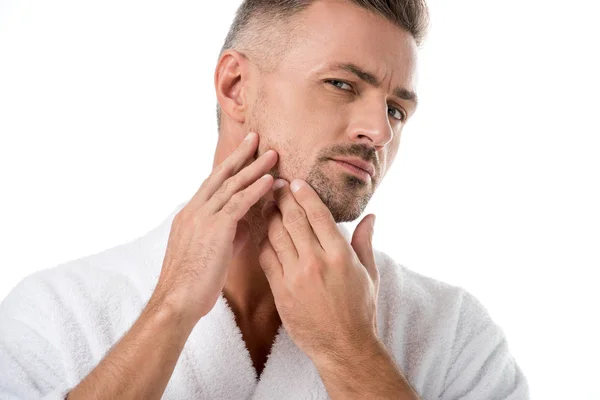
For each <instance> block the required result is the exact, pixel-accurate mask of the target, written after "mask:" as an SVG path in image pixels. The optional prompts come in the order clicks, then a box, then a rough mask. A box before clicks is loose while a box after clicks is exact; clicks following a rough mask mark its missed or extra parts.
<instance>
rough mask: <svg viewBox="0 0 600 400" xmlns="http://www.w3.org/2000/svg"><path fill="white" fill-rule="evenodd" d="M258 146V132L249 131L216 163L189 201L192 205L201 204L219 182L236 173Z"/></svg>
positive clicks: (211, 193)
mask: <svg viewBox="0 0 600 400" xmlns="http://www.w3.org/2000/svg"><path fill="white" fill-rule="evenodd" d="M257 146H258V134H256V133H255V132H250V133H249V134H248V136H246V138H245V139H244V140H242V141H241V142H240V144H239V145H238V147H237V148H236V149H235V150H234V151H233V152H232V153H231V154H230V155H229V156H227V158H226V159H225V160H224V161H223V162H221V163H220V164H219V165H217V166H216V167H215V168H214V169H213V170H212V172H211V173H210V175H209V176H208V178H206V179H205V180H204V181H203V182H202V185H200V188H199V189H198V191H197V192H196V194H194V196H193V197H192V199H191V200H190V201H189V203H191V205H192V206H193V207H200V206H201V205H203V204H204V203H205V202H206V201H207V200H208V199H210V197H211V196H212V195H213V193H214V192H215V191H216V190H217V189H218V188H219V186H221V184H222V183H223V182H224V181H225V180H226V179H227V178H229V177H230V176H232V175H234V174H236V173H237V172H238V171H239V170H241V169H242V168H243V166H244V165H245V164H246V163H247V162H248V160H250V159H251V157H252V156H253V155H254V153H255V152H256V148H257Z"/></svg>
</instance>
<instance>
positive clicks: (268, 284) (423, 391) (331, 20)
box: [0, 0, 528, 400]
mask: <svg viewBox="0 0 600 400" xmlns="http://www.w3.org/2000/svg"><path fill="white" fill-rule="evenodd" d="M426 26H427V9H426V7H425V5H424V3H422V1H417V0H398V1H376V0H373V1H366V0H363V1H358V0H356V1H350V0H317V1H291V0H288V1H265V0H248V1H245V2H244V3H243V4H242V5H241V7H240V9H239V10H238V13H237V16H236V20H235V21H234V23H233V25H232V28H231V30H230V33H229V35H228V37H227V39H226V42H225V45H224V46H223V51H222V52H221V55H220V57H219V61H218V64H217V68H216V72H215V88H216V92H217V98H218V103H219V109H218V118H219V140H218V144H217V148H216V152H215V158H214V165H213V167H214V168H213V171H212V172H211V174H210V175H209V176H208V177H207V178H206V180H205V181H204V182H203V183H202V185H201V187H200V188H199V190H198V192H197V193H196V194H195V195H194V196H193V197H192V198H191V199H190V200H189V201H188V202H187V203H185V204H182V205H180V206H179V207H177V209H176V210H175V211H174V212H173V213H172V214H171V215H170V216H169V217H168V218H167V219H166V220H165V221H164V222H163V223H162V224H161V225H160V226H159V227H157V228H156V229H155V230H153V231H151V232H150V233H148V234H147V235H146V236H144V237H141V238H138V239H136V240H134V241H132V242H130V243H127V244H124V245H121V246H118V247H115V248H113V249H109V250H106V251H104V252H102V253H100V254H96V255H93V256H89V257H86V258H83V259H80V260H76V261H73V262H70V263H67V264H65V265H61V266H59V267H56V268H54V269H51V270H45V271H40V272H38V273H36V274H33V275H31V276H29V277H27V278H26V279H24V280H23V281H21V282H20V283H19V285H18V286H17V287H16V288H15V289H14V290H13V291H12V292H11V294H10V295H9V296H8V297H7V298H6V299H5V300H4V302H3V303H2V306H1V307H0V321H1V326H2V327H1V328H0V333H1V336H0V338H1V339H0V340H1V341H0V368H1V371H2V375H1V377H0V395H1V397H2V398H40V397H42V398H47V399H50V398H64V397H65V396H66V395H67V394H68V398H69V399H100V398H127V399H129V398H144V399H146V398H161V397H162V398H169V399H171V398H172V399H183V398H203V399H240V398H253V399H326V398H332V399H353V398H361V399H363V398H364V399H407V400H408V399H477V400H479V399H526V398H528V388H527V383H526V380H525V377H524V376H523V374H522V371H521V370H520V369H519V367H518V366H517V364H516V363H515V361H514V359H513V357H512V356H511V355H510V353H509V351H508V345H507V343H506V339H505V337H504V334H503V332H502V330H501V329H500V328H499V327H498V326H497V325H496V324H495V323H494V322H493V321H492V319H491V318H490V317H489V315H488V314H487V312H486V310H485V308H484V307H483V306H482V305H481V304H480V303H479V302H478V301H477V300H476V299H475V298H474V297H473V296H472V295H470V294H469V293H468V292H466V291H465V290H463V289H461V288H457V287H453V286H450V285H447V284H444V283H442V282H438V281H436V280H434V279H431V278H427V277H424V276H421V275H418V274H416V273H414V272H411V271H409V270H407V269H405V268H404V267H402V266H400V265H398V264H396V263H394V262H393V260H391V259H390V258H389V257H388V256H386V255H385V254H384V253H382V252H379V251H375V250H373V248H372V247H371V237H372V234H373V229H374V228H373V223H374V218H373V216H372V215H368V216H367V217H365V218H363V219H362V220H361V222H360V223H359V224H358V226H357V228H356V230H355V232H354V233H353V234H352V237H350V235H349V234H348V232H346V231H345V229H344V228H343V227H341V226H338V225H337V223H340V222H344V221H352V220H355V219H356V218H358V217H359V216H360V214H361V213H362V211H363V210H364V208H365V206H366V205H367V203H368V201H369V199H370V197H371V196H372V194H373V193H374V191H375V189H376V188H377V186H378V185H379V183H380V182H381V181H382V179H383V177H384V176H385V174H386V172H387V171H388V170H389V168H390V167H391V165H392V163H393V161H394V158H395V156H396V152H397V150H398V146H399V142H400V134H401V132H402V129H403V127H404V125H405V124H406V122H407V120H408V119H410V117H411V116H412V115H413V114H414V112H415V110H416V107H417V96H416V95H415V73H416V56H417V47H418V45H419V43H420V42H421V40H422V38H423V37H424V33H425V29H426ZM244 139H245V140H244Z"/></svg>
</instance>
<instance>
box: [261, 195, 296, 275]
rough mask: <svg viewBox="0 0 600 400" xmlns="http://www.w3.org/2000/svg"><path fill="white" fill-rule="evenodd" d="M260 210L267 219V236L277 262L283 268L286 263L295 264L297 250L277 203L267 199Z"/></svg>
mask: <svg viewBox="0 0 600 400" xmlns="http://www.w3.org/2000/svg"><path fill="white" fill-rule="evenodd" d="M262 212H263V216H264V218H265V220H266V221H267V231H268V235H267V236H268V238H269V241H270V242H271V246H273V249H274V250H275V253H277V258H278V259H279V262H280V263H281V264H282V265H283V266H284V268H285V266H286V265H288V266H289V265H293V264H295V263H296V261H298V252H297V250H296V247H295V246H294V242H293V241H292V238H291V237H290V235H289V233H288V231H287V230H286V229H285V226H283V222H282V221H281V213H280V212H279V209H278V208H277V204H276V203H275V202H273V201H268V202H267V203H266V204H265V205H264V206H263V210H262Z"/></svg>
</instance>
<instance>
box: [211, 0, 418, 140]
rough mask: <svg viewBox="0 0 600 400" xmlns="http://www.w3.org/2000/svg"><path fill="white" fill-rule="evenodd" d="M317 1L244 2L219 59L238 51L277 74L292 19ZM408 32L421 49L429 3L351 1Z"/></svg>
mask: <svg viewBox="0 0 600 400" xmlns="http://www.w3.org/2000/svg"><path fill="white" fill-rule="evenodd" d="M315 1H316V0H244V1H243V2H242V4H241V5H240V6H239V8H238V10H237V12H236V15H235V19H234V20H233V23H232V24H231V27H230V28H229V33H228V34H227V37H226V38H225V43H224V44H223V47H222V48H221V51H220V52H219V58H221V55H222V54H223V52H224V51H225V50H228V49H235V50H237V51H239V52H240V53H242V54H245V55H247V56H252V58H253V61H254V62H255V63H257V65H258V67H259V69H260V70H261V71H273V70H274V69H275V68H276V67H277V61H278V60H281V59H282V58H283V55H284V52H285V49H287V48H289V47H290V44H291V42H292V40H293V38H294V32H295V31H296V29H295V28H297V26H296V25H294V24H291V23H290V21H291V17H293V16H294V15H296V14H297V13H299V12H301V11H303V10H305V9H306V8H308V7H309V6H310V5H311V4H312V3H314V2H315ZM347 1H349V2H350V3H353V4H356V5H358V6H360V7H362V8H364V9H366V10H369V11H371V12H373V13H375V14H378V15H381V16H382V17H384V18H386V19H387V20H388V21H390V22H392V23H393V24H395V25H396V26H398V27H400V28H402V29H404V30H406V31H408V32H409V33H410V34H411V35H412V37H413V38H414V39H415V42H416V44H417V46H419V47H420V46H421V44H422V43H423V40H424V38H425V36H426V34H427V30H428V28H429V10H428V8H427V4H426V3H425V0H347ZM217 126H218V129H219V131H220V130H221V107H220V105H219V103H218V102H217Z"/></svg>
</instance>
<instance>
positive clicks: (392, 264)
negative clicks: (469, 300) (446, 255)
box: [374, 249, 468, 313]
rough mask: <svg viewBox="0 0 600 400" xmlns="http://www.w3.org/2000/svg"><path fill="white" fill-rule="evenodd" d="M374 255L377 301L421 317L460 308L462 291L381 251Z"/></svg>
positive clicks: (463, 293)
mask: <svg viewBox="0 0 600 400" xmlns="http://www.w3.org/2000/svg"><path fill="white" fill-rule="evenodd" d="M374 255H375V262H376V264H377V267H378V270H379V274H380V298H381V299H382V300H383V299H385V301H386V302H388V303H396V304H402V305H403V307H409V308H415V309H418V310H420V311H421V312H422V313H426V312H427V311H428V310H429V311H430V312H437V311H440V309H447V308H448V307H453V306H457V305H458V306H459V305H460V303H461V302H462V300H463V297H464V296H465V294H468V292H467V291H466V290H465V289H464V288H463V287H460V286H457V285H453V284H450V283H447V282H444V281H441V280H439V279H436V278H433V277H431V276H427V275H424V274H421V273H418V272H416V271H414V270H412V269H409V268H407V267H405V266H404V265H402V264H400V263H398V262H397V261H395V260H394V259H393V258H392V257H391V256H389V255H388V254H387V253H385V252H383V251H381V250H377V249H376V250H374ZM381 291H383V292H381ZM404 310H405V311H406V308H405V309H404Z"/></svg>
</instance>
